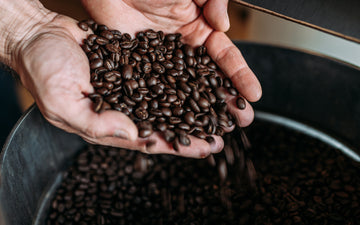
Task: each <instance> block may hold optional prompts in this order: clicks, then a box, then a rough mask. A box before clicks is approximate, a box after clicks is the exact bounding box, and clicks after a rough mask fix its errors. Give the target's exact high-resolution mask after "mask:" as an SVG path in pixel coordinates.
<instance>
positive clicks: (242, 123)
mask: <svg viewBox="0 0 360 225" xmlns="http://www.w3.org/2000/svg"><path fill="white" fill-rule="evenodd" d="M237 98H238V97H237V96H231V95H229V96H228V97H227V99H226V103H227V108H228V111H229V112H230V114H231V115H232V116H233V117H234V119H235V122H236V124H237V125H238V126H239V127H247V126H249V125H250V124H251V123H252V122H253V121H254V110H253V108H252V106H251V105H250V104H249V102H248V101H246V100H245V104H246V106H245V109H242V110H241V109H239V108H238V107H237V105H236V100H237Z"/></svg>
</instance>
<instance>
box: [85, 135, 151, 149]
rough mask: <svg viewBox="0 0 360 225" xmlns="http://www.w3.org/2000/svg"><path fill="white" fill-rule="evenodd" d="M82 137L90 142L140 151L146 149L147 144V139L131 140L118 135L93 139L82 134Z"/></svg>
mask: <svg viewBox="0 0 360 225" xmlns="http://www.w3.org/2000/svg"><path fill="white" fill-rule="evenodd" d="M83 139H84V140H85V141H87V142H89V143H91V144H100V145H106V146H112V147H117V148H124V149H129V150H138V151H141V152H145V151H146V146H147V144H148V141H146V140H141V139H137V140H135V141H131V140H126V139H122V138H118V137H103V138H97V139H93V138H88V137H85V136H84V137H83Z"/></svg>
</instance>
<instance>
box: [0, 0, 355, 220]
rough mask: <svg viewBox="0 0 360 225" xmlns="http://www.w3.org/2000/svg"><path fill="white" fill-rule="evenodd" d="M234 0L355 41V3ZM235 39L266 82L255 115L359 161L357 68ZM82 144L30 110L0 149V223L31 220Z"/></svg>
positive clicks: (309, 54) (37, 111)
mask: <svg viewBox="0 0 360 225" xmlns="http://www.w3.org/2000/svg"><path fill="white" fill-rule="evenodd" d="M237 2H238V3H240V4H244V5H247V6H249V7H252V8H256V9H258V10H262V11H265V12H268V13H271V14H274V15H277V16H281V17H283V18H285V19H289V20H292V21H294V22H298V23H302V24H304V25H308V26H311V27H313V28H315V29H319V30H323V31H324V32H328V33H331V34H333V35H337V36H340V37H342V38H345V39H348V40H350V41H353V42H356V43H360V26H359V25H360V24H359V23H360V14H359V13H358V12H359V11H360V1H358V0H346V1H335V0H316V1H311V0H297V1H293V0H291V1H281V0H274V1H262V0H249V1H237ZM235 43H236V45H237V46H238V47H239V48H240V49H241V51H242V53H243V55H244V57H245V59H246V60H247V62H248V64H249V66H250V68H252V70H253V71H254V72H255V74H256V75H257V76H258V78H259V80H260V82H261V84H262V87H263V97H262V99H261V100H260V101H259V102H258V103H255V104H254V108H255V110H256V117H257V119H265V120H270V121H272V122H275V123H281V124H283V125H285V126H290V127H293V128H295V129H300V130H302V131H303V132H305V133H308V134H310V135H315V136H317V138H320V139H322V140H323V141H326V142H328V143H330V144H332V145H334V146H335V147H337V148H340V149H341V150H343V151H344V153H346V154H347V155H348V156H349V157H351V158H353V159H354V160H358V161H360V68H358V67H356V66H352V65H349V64H346V63H343V62H339V61H337V60H333V59H329V58H325V57H322V56H319V55H316V54H313V53H308V52H301V51H297V50H292V49H288V48H281V47H275V46H269V45H262V44H253V43H243V42H235ZM294 121H295V122H294ZM297 122H300V123H297ZM304 125H309V126H310V127H312V128H316V129H317V130H319V131H321V132H315V133H314V132H310V131H311V130H312V129H310V128H309V127H308V126H304ZM84 144H85V143H84V142H83V141H82V140H81V139H80V138H79V137H77V136H74V135H71V134H68V133H65V132H64V131H62V130H59V129H57V128H55V127H53V126H52V125H50V124H49V123H48V122H47V121H46V120H45V119H44V118H43V117H42V115H41V114H40V112H39V110H38V109H37V107H36V106H35V107H31V108H30V109H29V110H28V111H27V112H26V113H25V114H24V115H23V117H22V118H21V119H20V120H19V121H18V123H17V124H16V126H15V127H14V129H13V131H12V132H11V134H10V136H9V137H8V140H7V143H6V144H5V146H4V148H3V150H2V153H1V159H0V224H1V225H22V224H34V223H35V224H36V221H34V218H35V217H36V215H37V212H38V211H39V210H41V209H39V207H40V206H41V205H42V204H41V203H42V202H44V201H46V199H47V198H48V197H49V196H48V194H47V193H48V191H49V190H48V188H49V187H50V186H51V184H52V183H53V182H54V180H55V179H56V178H58V176H57V175H58V174H59V172H60V171H61V170H62V169H63V168H64V167H66V166H67V162H68V161H69V159H71V157H72V156H73V155H74V154H75V153H76V152H77V151H78V150H79V149H81V147H82V146H83V145H84ZM70 161H71V160H70Z"/></svg>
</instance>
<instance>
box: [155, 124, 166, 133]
mask: <svg viewBox="0 0 360 225" xmlns="http://www.w3.org/2000/svg"><path fill="white" fill-rule="evenodd" d="M156 128H157V129H158V130H159V131H161V132H164V131H165V130H166V129H167V124H166V123H164V122H163V123H158V124H157V125H156Z"/></svg>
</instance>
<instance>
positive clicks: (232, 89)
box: [227, 88, 239, 96]
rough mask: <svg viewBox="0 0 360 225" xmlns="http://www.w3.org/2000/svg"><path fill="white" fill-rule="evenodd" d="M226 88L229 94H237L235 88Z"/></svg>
mask: <svg viewBox="0 0 360 225" xmlns="http://www.w3.org/2000/svg"><path fill="white" fill-rule="evenodd" d="M227 90H228V92H229V94H231V95H233V96H237V95H238V94H239V92H238V91H237V90H236V89H235V88H229V89H227Z"/></svg>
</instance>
